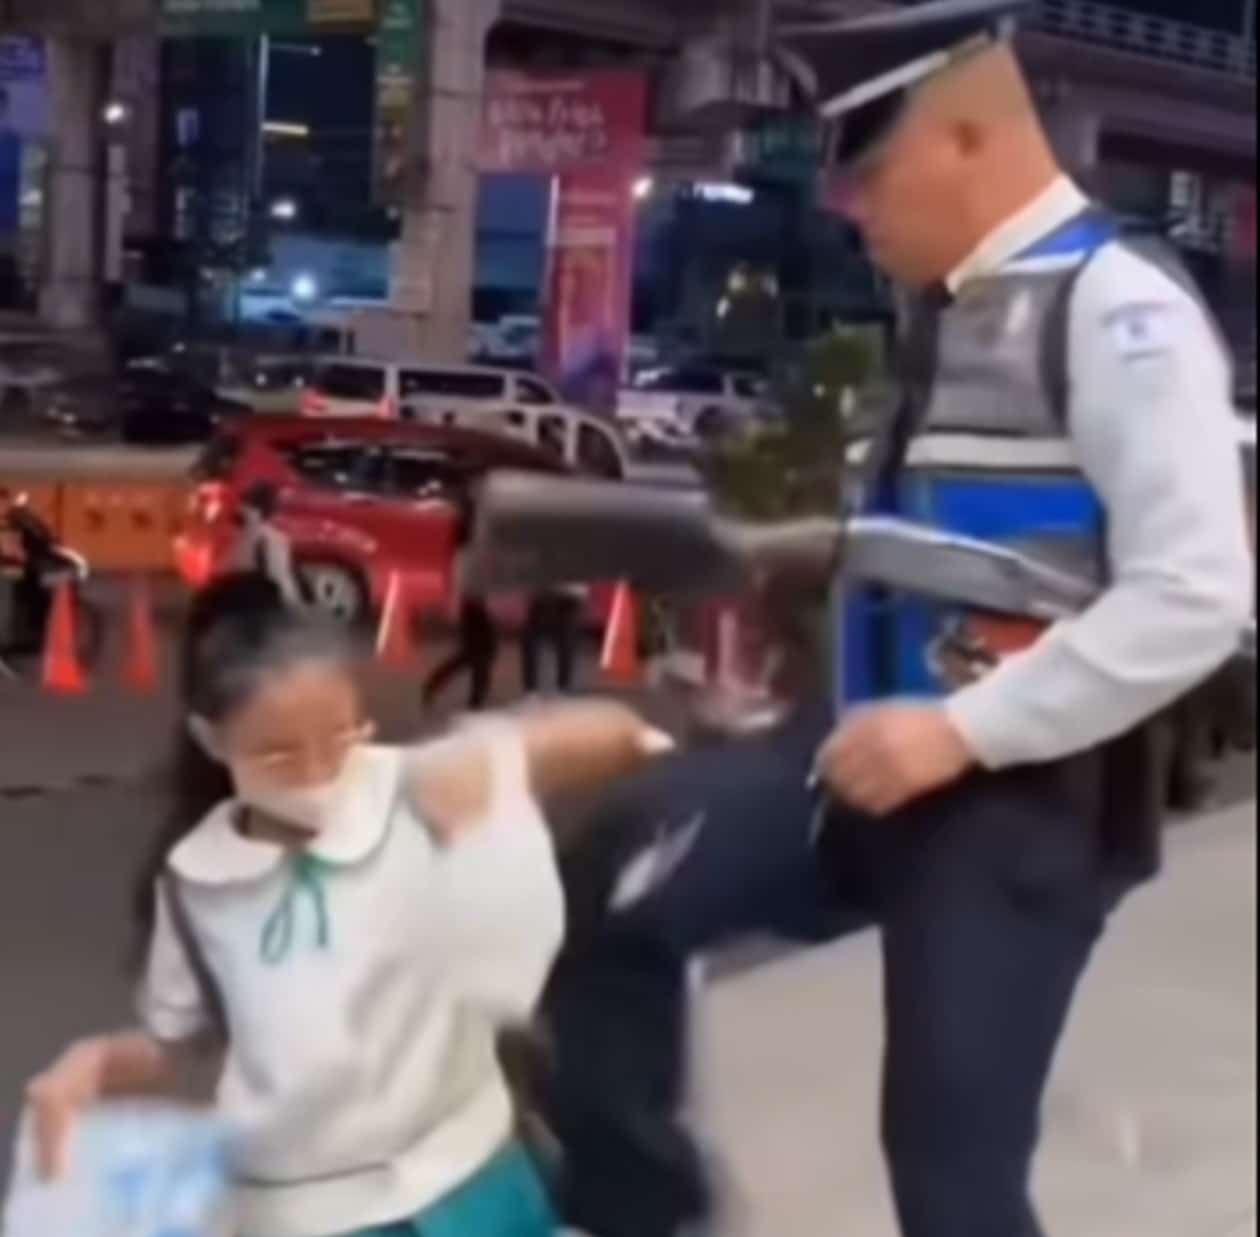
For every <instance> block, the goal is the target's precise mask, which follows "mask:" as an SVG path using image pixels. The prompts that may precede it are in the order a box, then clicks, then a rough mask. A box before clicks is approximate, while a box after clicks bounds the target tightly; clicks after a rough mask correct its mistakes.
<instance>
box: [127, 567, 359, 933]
mask: <svg viewBox="0 0 1260 1237" xmlns="http://www.w3.org/2000/svg"><path fill="white" fill-rule="evenodd" d="M353 659H354V647H353V644H352V642H351V639H350V637H349V635H348V634H347V633H346V632H345V630H344V629H343V628H341V627H338V626H337V625H335V624H334V623H332V622H331V621H330V620H326V619H322V618H320V617H318V616H315V615H312V614H311V613H310V612H309V611H308V612H303V611H300V610H294V609H293V608H291V607H289V606H286V605H285V603H284V598H283V597H282V595H281V593H280V590H279V589H278V588H277V587H276V586H275V584H274V583H273V582H272V581H271V580H269V579H267V578H266V577H265V576H261V575H258V574H256V573H253V572H250V573H243V574H238V575H228V576H223V577H221V578H220V579H218V580H216V581H214V582H213V583H212V584H210V585H209V587H207V588H206V589H204V590H203V591H202V592H201V593H200V594H198V596H197V598H196V600H195V601H194V602H193V605H192V608H191V610H190V611H189V615H188V620H187V624H186V626H185V629H184V643H183V648H182V650H181V654H180V659H179V701H180V714H181V716H180V719H179V734H178V737H177V740H176V749H175V755H174V759H173V761H172V767H171V784H170V802H169V811H168V813H167V815H166V818H165V823H164V824H163V826H162V828H161V829H160V831H159V833H158V835H157V837H156V838H155V840H154V844H153V847H152V849H151V851H150V853H149V855H148V858H147V860H146V862H145V864H144V866H143V868H142V869H141V872H140V877H139V881H138V884H137V888H136V917H137V926H138V928H139V934H140V944H141V947H147V945H148V941H149V937H150V935H151V934H152V931H153V921H154V916H155V912H156V891H157V886H158V882H159V881H160V880H161V879H162V876H163V873H164V872H165V870H166V864H167V860H168V859H169V857H170V854H171V852H172V851H173V850H174V849H175V847H176V846H178V845H179V843H180V842H181V841H182V840H183V839H184V838H185V837H186V836H187V835H188V834H189V833H191V832H192V831H193V830H194V829H195V828H196V827H197V826H198V825H199V824H201V822H202V820H203V819H204V818H205V816H206V814H207V813H208V812H210V811H211V810H212V809H213V808H214V807H216V806H217V805H218V804H220V803H222V802H224V801H225V800H227V799H230V798H231V797H232V793H233V787H232V780H231V777H230V775H229V773H228V771H227V769H226V768H224V767H223V765H221V764H219V762H218V761H216V760H214V759H212V757H211V756H210V755H209V753H207V752H206V751H205V750H204V749H203V748H202V746H201V744H200V743H198V742H197V741H196V739H195V738H194V737H193V735H192V733H191V732H190V730H189V728H188V724H187V723H188V719H189V718H193V717H197V718H202V719H204V720H205V721H207V722H210V723H211V724H218V723H221V722H224V721H227V720H228V719H229V718H231V717H232V715H233V714H234V713H236V712H237V711H238V710H239V709H241V708H242V707H244V706H245V705H246V704H247V703H248V702H249V701H250V700H251V699H252V697H253V695H254V693H255V692H256V691H257V690H258V687H259V685H260V684H261V682H262V680H263V679H264V678H265V677H266V676H268V675H271V674H274V673H275V672H276V671H277V670H284V669H286V668H289V667H293V666H296V665H298V664H300V663H302V662H306V661H310V660H322V661H328V662H332V663H335V664H344V665H346V666H349V665H351V664H352V662H353Z"/></svg>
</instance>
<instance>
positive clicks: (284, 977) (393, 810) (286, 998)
mask: <svg viewBox="0 0 1260 1237" xmlns="http://www.w3.org/2000/svg"><path fill="white" fill-rule="evenodd" d="M183 680H184V681H183V689H184V700H185V705H186V708H187V712H188V728H189V735H190V737H191V739H192V741H193V743H194V744H195V747H191V748H190V749H189V750H188V751H187V752H186V753H185V754H184V759H183V762H182V765H181V770H182V772H181V778H180V786H179V790H180V796H179V797H180V799H181V802H180V805H179V806H180V818H179V820H180V826H181V827H180V829H179V833H180V834H182V837H175V838H171V839H169V840H168V844H167V845H166V846H165V847H164V848H163V853H162V858H161V861H160V863H159V864H156V865H155V873H154V879H153V881H152V883H151V886H150V889H149V896H148V898H147V899H146V914H147V916H148V918H149V923H150V945H149V951H148V964H147V969H146V973H145V978H144V983H143V986H142V992H141V998H140V1012H141V1022H142V1029H140V1030H136V1031H134V1032H129V1033H126V1034H119V1035H112V1036H107V1037H104V1038H100V1039H93V1040H90V1041H87V1042H84V1043H80V1044H77V1045H76V1046H74V1047H72V1048H71V1049H70V1050H69V1051H68V1052H67V1053H66V1054H65V1055H64V1056H63V1057H62V1058H61V1059H60V1061H58V1062H57V1063H56V1064H55V1065H54V1066H53V1067H52V1069H51V1070H49V1072H48V1073H46V1074H45V1075H44V1076H43V1077H41V1078H39V1079H37V1080H36V1081H35V1082H34V1083H32V1085H31V1087H30V1090H29V1101H30V1105H31V1109H32V1112H33V1116H34V1120H35V1128H36V1132H37V1139H38V1142H39V1152H40V1156H41V1162H42V1164H43V1166H44V1170H45V1171H46V1172H47V1173H48V1174H49V1175H56V1174H58V1173H59V1172H60V1171H61V1170H62V1169H63V1167H64V1164H65V1159H66V1153H67V1145H68V1140H69V1137H70V1135H71V1133H72V1131H73V1127H74V1123H75V1120H76V1118H77V1116H78V1115H79V1114H80V1113H82V1112H83V1111H84V1110H85V1109H86V1108H87V1107H88V1106H90V1105H92V1104H94V1103H96V1102H98V1101H100V1100H102V1099H105V1098H107V1097H116V1096H131V1095H139V1094H147V1095H152V1094H161V1093H163V1092H172V1091H173V1090H174V1088H175V1086H176V1083H177V1081H178V1079H179V1076H180V1073H181V1070H180V1066H181V1063H182V1062H183V1060H184V1059H185V1058H186V1057H187V1056H188V1055H189V1053H190V1052H191V1050H192V1049H193V1048H194V1046H196V1045H197V1044H199V1043H203V1042H204V1041H205V1040H206V1039H207V1037H217V1038H220V1039H221V1041H222V1045H223V1048H224V1064H223V1068H222V1074H221V1079H220V1085H219V1098H218V1104H219V1109H220V1111H221V1113H222V1115H223V1116H224V1117H225V1118H226V1119H227V1120H228V1121H229V1122H230V1123H231V1126H232V1128H233V1129H234V1131H235V1133H236V1135H237V1138H236V1149H235V1153H234V1164H233V1168H234V1172H235V1175H236V1204H237V1211H238V1220H237V1229H238V1231H239V1232H240V1233H242V1234H244V1235H245V1237H326V1235H327V1234H363V1235H367V1234H379V1235H381V1237H384V1235H386V1234H388V1235H389V1237H409V1235H414V1237H547V1235H548V1234H551V1233H552V1232H553V1231H554V1224H553V1220H552V1217H551V1214H550V1211H549V1208H548V1204H547V1202H546V1200H545V1197H544V1194H543V1191H542V1188H541V1185H540V1182H539V1180H538V1178H537V1177H536V1175H535V1173H534V1170H533V1168H532V1166H531V1164H530V1162H529V1160H528V1159H527V1158H526V1156H525V1154H524V1152H523V1151H522V1150H521V1149H520V1148H519V1146H518V1145H517V1144H516V1143H515V1142H514V1141H513V1128H514V1121H513V1113H512V1111H511V1104H510V1101H509V1097H508V1092H507V1089H506V1086H505V1083H504V1079H503V1077H502V1075H501V1073H500V1068H499V1065H498V1060H497V1056H496V1038H497V1033H498V1031H499V1030H500V1029H501V1028H502V1027H503V1026H504V1025H505V1024H507V1023H510V1022H519V1021H523V1020H525V1019H527V1018H528V1017H529V1015H530V1013H531V1011H532V1008H533V1005H534V1003H535V1000H536V999H537V997H538V995H539V993H540V990H541V988H542V985H543V982H544V979H545V977H546V975H547V972H548V969H549V967H550V964H551V961H552V958H553V955H554V953H555V951H556V949H557V947H558V946H559V943H560V940H561V935H562V929H563V906H562V899H561V891H560V886H559V883H558V879H557V875H556V870H555V864H554V857H553V854H552V846H551V840H550V837H549V834H548V832H547V829H546V826H545V824H544V821H543V818H542V816H541V814H540V811H539V808H538V806H537V801H536V798H535V796H536V795H537V794H538V793H539V792H540V791H542V792H546V791H549V790H551V789H554V788H556V787H558V786H560V785H562V784H567V783H573V782H581V781H588V782H593V781H595V780H597V779H601V778H603V777H606V776H610V775H615V774H616V773H617V772H619V771H621V770H624V769H628V768H629V767H630V766H632V765H633V764H634V763H636V762H637V761H639V760H640V759H642V758H644V757H646V756H650V755H652V754H654V753H656V752H658V751H661V750H663V749H664V748H665V747H666V746H667V740H664V739H663V737H662V736H660V735H659V734H658V733H657V732H654V731H651V730H649V729H648V728H646V727H645V726H643V724H642V723H640V722H639V721H638V720H637V719H636V718H635V717H633V715H631V714H630V713H628V712H626V711H625V710H622V709H620V708H618V707H617V706H614V705H598V704H597V705H586V706H581V705H578V706H569V707H568V708H566V709H564V710H555V709H553V710H551V711H548V712H539V713H534V714H530V715H523V716H521V717H518V718H515V719H509V718H499V719H496V720H491V721H486V722H482V723H479V724H476V725H473V726H470V727H469V728H467V729H464V730H461V731H457V732H455V733H454V734H453V735H452V736H451V737H449V738H446V739H443V740H441V741H439V742H436V743H433V744H429V745H427V746H425V747H421V748H417V749H413V750H401V749H393V748H386V747H380V746H374V745H372V744H371V742H370V739H371V727H370V726H369V725H368V723H367V722H366V721H365V719H364V715H363V712H362V704H361V700H360V696H359V692H358V690H357V687H356V682H355V678H354V675H353V673H352V656H351V650H350V648H349V647H348V645H347V644H346V638H345V637H344V635H342V634H341V633H340V632H339V631H337V630H336V629H334V628H331V627H328V626H324V625H321V624H320V623H319V622H318V621H317V620H315V619H313V618H311V617H310V616H304V615H302V614H300V613H294V612H293V611H291V610H288V609H287V608H286V607H285V606H284V604H283V602H282V601H281V599H280V597H279V595H278V593H277V592H276V590H275V589H274V586H271V585H270V584H269V583H268V582H267V581H266V580H264V579H262V578H260V577H257V576H253V577H229V578H227V579H224V580H221V581H220V582H218V583H217V584H215V585H214V586H212V587H211V589H209V590H208V591H207V592H206V593H205V594H203V595H202V597H201V598H200V600H199V601H198V603H197V606H196V609H195V612H194V613H193V615H192V617H191V620H190V624H189V632H188V642H187V646H186V651H185V657H184V666H183Z"/></svg>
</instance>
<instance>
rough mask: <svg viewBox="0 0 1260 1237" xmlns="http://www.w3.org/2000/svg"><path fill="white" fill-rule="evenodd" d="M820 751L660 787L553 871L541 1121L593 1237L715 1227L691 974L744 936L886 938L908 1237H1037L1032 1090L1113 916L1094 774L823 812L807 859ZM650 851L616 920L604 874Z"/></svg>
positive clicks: (674, 766)
mask: <svg viewBox="0 0 1260 1237" xmlns="http://www.w3.org/2000/svg"><path fill="white" fill-rule="evenodd" d="M822 733H823V726H822V725H821V724H819V723H818V720H817V719H815V720H814V721H812V722H811V721H810V720H809V719H800V720H798V721H797V722H796V723H795V724H794V725H793V726H791V727H790V728H788V729H786V730H785V731H783V732H781V733H779V734H776V735H774V736H772V737H768V738H761V739H758V740H754V741H748V742H743V743H740V744H738V745H736V746H735V747H724V748H721V749H713V750H704V751H700V752H692V753H688V754H685V755H682V756H680V757H679V758H677V759H675V760H674V761H673V762H672V763H670V764H667V765H662V766H658V767H656V768H653V769H651V770H649V771H647V772H646V773H645V774H644V775H643V776H642V777H641V778H640V779H639V780H638V781H637V782H635V783H634V784H632V785H629V786H627V787H625V788H624V790H623V791H622V792H620V793H619V795H618V796H617V797H616V799H615V800H614V801H611V802H609V803H607V804H606V805H604V807H603V808H602V809H601V810H600V811H599V812H598V813H597V815H596V817H595V818H594V819H593V820H592V821H591V822H590V829H589V832H586V833H584V834H583V836H582V841H581V843H580V844H579V846H578V847H576V848H575V849H574V850H573V851H572V852H571V853H570V854H569V856H568V859H567V863H566V883H567V885H568V888H569V890H570V902H571V920H572V928H571V931H572V938H571V944H570V946H569V948H568V950H567V953H566V955H565V957H564V958H563V959H562V961H561V963H560V965H559V967H558V969H557V972H556V974H555V977H554V980H553V982H552V985H551V989H550V992H549V994H548V1002H547V1004H548V1015H549V1020H550V1023H551V1029H552V1032H553V1034H554V1036H555V1045H556V1059H555V1068H554V1075H553V1077H552V1080H551V1089H550V1094H549V1096H548V1097H547V1102H548V1104H549V1106H550V1112H549V1114H548V1115H549V1116H550V1119H551V1121H552V1123H553V1125H554V1127H555V1131H556V1133H557V1134H558V1136H559V1138H560V1140H561V1142H562V1143H563V1144H564V1147H565V1150H566V1152H567V1157H568V1175H567V1189H568V1197H567V1199H566V1205H567V1212H568V1214H567V1218H568V1219H569V1220H570V1221H571V1222H572V1223H574V1224H577V1225H578V1226H579V1227H583V1228H587V1229H589V1230H590V1231H591V1232H593V1233H595V1234H598V1237H674V1234H676V1233H678V1232H679V1231H680V1228H681V1227H682V1226H683V1225H684V1224H685V1223H686V1222H688V1221H693V1220H696V1219H699V1218H703V1216H704V1215H705V1214H706V1213H707V1211H708V1207H709V1200H708V1198H707V1196H706V1195H707V1188H706V1185H705V1175H704V1172H703V1170H702V1167H701V1165H700V1161H699V1157H698V1155H697V1153H696V1152H695V1150H694V1149H693V1146H692V1144H691V1142H690V1140H689V1138H688V1137H687V1135H686V1134H685V1132H684V1130H683V1128H682V1126H681V1124H680V1123H679V1122H678V1120H677V1113H678V1109H679V1106H680V1103H681V1101H682V1099H683V1098H684V1091H685V1089H686V1082H687V1080H686V1078H685V1076H684V1067H683V1061H684V1060H685V1056H686V1054H685V1051H684V1045H685V1039H686V1008H685V1003H686V983H685V969H686V964H687V962H688V960H689V958H690V957H691V955H693V954H694V953H695V952H696V951H700V950H705V949H708V948H710V947H712V946H714V945H716V944H719V943H721V942H723V941H724V940H729V939H730V938H732V937H734V936H736V935H738V934H743V933H756V932H766V931H771V932H776V933H780V934H784V935H788V936H793V937H796V938H798V939H807V938H809V937H823V936H826V935H829V934H834V933H835V932H836V931H838V930H844V929H846V928H853V927H857V926H862V925H868V924H878V926H879V927H880V929H881V932H882V940H883V954H884V963H885V970H886V993H885V1001H884V1009H883V1011H882V1016H883V1018H884V1020H885V1023H886V1030H887V1037H886V1043H887V1054H886V1060H885V1062H884V1086H883V1138H884V1146H885V1148H886V1152H887V1158H888V1162H889V1165H890V1169H891V1177H892V1184H893V1188H894V1192H895V1194H896V1201H897V1207H898V1210H899V1214H900V1217H901V1226H902V1232H903V1233H904V1234H905V1237H1033V1235H1035V1234H1038V1233H1039V1232H1040V1229H1039V1228H1038V1225H1037V1221H1036V1219H1035V1218H1034V1214H1033V1210H1032V1207H1031V1204H1030V1201H1029V1176H1030V1168H1031V1163H1032V1159H1033V1154H1034V1151H1035V1148H1036V1145H1037V1139H1038V1112H1039V1107H1040V1103H1041V1097H1042V1092H1043V1089H1044V1086H1045V1083H1046V1078H1047V1074H1048V1072H1049V1069H1050V1066H1051V1062H1052V1057H1053V1055H1054V1050H1055V1045H1056V1044H1057V1042H1058V1039H1059V1036H1060V1033H1061V1031H1062V1029H1063V1025H1064V1021H1065V1018H1066V1016H1067V1013H1068V1010H1069V1007H1070V1005H1071V1002H1072V996H1073V993H1074V991H1075V989H1076V986H1077V981H1078V980H1079V978H1080V976H1081V973H1082V971H1083V969H1084V967H1085V965H1086V962H1087V961H1088V959H1089V957H1090V953H1091V951H1092V949H1093V947H1094V945H1095V942H1096V941H1097V940H1098V938H1099V935H1100V933H1101V931H1102V928H1103V924H1104V920H1105V916H1106V911H1107V909H1108V905H1109V903H1108V899H1107V895H1106V893H1105V892H1104V884H1103V881H1102V879H1101V876H1100V871H1099V868H1100V864H1099V860H1098V854H1097V846H1096V844H1095V842H1094V840H1093V838H1094V833H1093V830H1092V828H1091V827H1089V822H1091V821H1092V820H1093V819H1094V813H1095V812H1096V810H1097V806H1098V805H1097V802H1096V791H1095V787H1094V785H1093V783H1094V781H1095V778H1094V776H1093V773H1092V770H1091V768H1090V767H1089V763H1088V762H1077V763H1074V764H1072V765H1067V766H1062V767H1055V768H1046V769H1041V770H1036V771H1024V772H1020V773H1017V774H1012V775H1003V776H995V775H988V776H985V777H976V778H975V779H973V780H972V781H970V782H968V783H967V784H965V785H964V786H962V787H960V788H957V789H955V790H953V791H951V792H949V793H948V794H943V795H940V796H938V797H936V798H934V799H932V800H931V801H928V802H924V803H923V804H921V805H920V806H919V807H918V808H916V809H915V810H913V811H910V812H907V813H905V814H904V815H902V816H900V817H899V818H897V819H894V820H889V821H871V820H866V819H862V818H860V817H858V816H856V815H854V814H852V813H848V812H844V811H841V810H836V809H833V810H832V811H831V812H830V814H829V816H828V819H827V824H826V828H825V831H824V833H823V837H822V840H821V843H820V844H819V846H817V847H815V846H814V845H813V844H812V841H811V831H810V828H809V822H810V818H811V816H812V815H814V812H815V800H814V798H813V797H812V796H811V795H810V793H809V792H808V790H807V789H806V780H807V774H808V771H809V768H810V765H811V761H812V756H813V753H814V751H815V749H816V746H817V744H818V742H819V739H820V738H821V735H822ZM666 835H668V836H670V837H672V838H673V839H674V840H675V842H676V843H677V845H676V847H674V848H673V853H670V848H669V847H664V848H661V849H660V851H659V853H660V856H661V862H660V864H659V866H658V870H657V872H656V876H655V881H656V883H655V885H649V886H648V888H647V890H646V892H644V891H643V890H642V889H640V890H637V891H636V890H635V889H623V890H622V891H621V892H622V895H623V898H622V901H621V902H618V901H617V899H616V898H615V897H614V894H615V892H616V885H617V881H618V876H619V874H623V873H624V871H625V870H626V866H627V864H628V863H630V861H632V860H633V859H634V857H635V856H636V855H640V854H641V852H642V850H643V848H644V847H645V846H650V845H652V844H653V843H654V842H657V841H659V840H660V839H661V838H662V837H663V836H666ZM639 867H640V870H641V871H642V870H645V869H643V867H642V865H639ZM636 893H637V894H638V895H639V896H638V900H637V901H633V900H631V901H630V903H629V904H628V905H627V904H625V901H624V900H625V899H626V898H630V899H633V898H634V896H635V895H636ZM782 1013H783V1019H784V1025H785V1029H786V1028H787V1027H789V1026H790V1025H791V1020H792V1018H793V1016H794V1015H793V1011H792V1010H791V1009H784V1010H783V1011H782ZM877 1014H878V1011H875V1010H867V1009H854V1010H852V1011H850V1016H851V1017H854V1018H867V1017H875V1016H877ZM875 1067H876V1063H875V1062H873V1061H872V1062H871V1068H872V1069H874V1068H875ZM818 1068H819V1070H820V1071H825V1070H826V1069H827V1061H826V1060H821V1061H819V1062H818ZM842 1206H843V1200H842V1199H840V1198H837V1199H836V1208H837V1215H839V1213H840V1209H841V1208H842ZM836 1232H837V1233H839V1232H840V1230H839V1229H837V1230H836Z"/></svg>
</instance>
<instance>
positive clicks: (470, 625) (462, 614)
mask: <svg viewBox="0 0 1260 1237" xmlns="http://www.w3.org/2000/svg"><path fill="white" fill-rule="evenodd" d="M456 639H457V643H456V646H455V651H454V652H453V653H452V654H451V655H450V657H448V658H447V659H446V660H445V661H444V662H442V663H441V665H439V666H438V667H437V668H436V669H435V670H434V671H433V673H432V674H430V675H429V677H428V678H427V679H426V680H425V684H424V693H423V700H424V708H425V710H426V711H428V710H430V709H432V708H433V707H434V706H435V705H436V704H437V702H438V698H439V697H440V696H441V695H442V693H443V692H444V691H445V690H446V688H447V687H448V686H449V685H450V684H451V683H453V682H454V681H455V680H456V679H457V678H458V677H459V676H460V675H461V674H467V675H468V708H469V711H470V712H473V713H475V712H477V711H479V710H481V709H484V708H485V707H486V705H487V704H488V703H489V702H490V693H491V690H492V689H493V687H494V666H495V662H496V661H497V660H498V657H499V633H498V629H497V628H496V627H495V623H494V615H492V614H491V613H490V606H489V603H488V602H487V601H486V599H485V598H484V597H483V596H481V595H480V594H478V593H466V594H465V595H464V596H463V598H462V599H461V601H460V607H459V627H458V631H457V636H456Z"/></svg>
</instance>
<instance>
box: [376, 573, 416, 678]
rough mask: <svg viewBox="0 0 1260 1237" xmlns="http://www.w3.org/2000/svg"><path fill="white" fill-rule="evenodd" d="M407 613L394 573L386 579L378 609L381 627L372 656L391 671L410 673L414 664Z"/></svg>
mask: <svg viewBox="0 0 1260 1237" xmlns="http://www.w3.org/2000/svg"><path fill="white" fill-rule="evenodd" d="M410 618H411V614H410V612H409V609H408V607H407V604H406V600H405V598H404V596H403V587H402V580H401V578H400V577H399V575H398V572H396V571H395V572H394V573H393V574H392V575H391V576H390V577H389V588H388V589H386V591H385V606H384V608H383V609H382V610H381V626H380V630H379V631H378V632H377V636H376V655H377V658H378V659H379V660H380V662H381V664H382V665H385V666H389V667H390V668H392V669H395V670H410V669H411V668H412V667H413V666H414V665H415V663H416V660H417V659H416V650H415V646H414V645H413V643H412V640H411V629H410V626H409V621H410Z"/></svg>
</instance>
